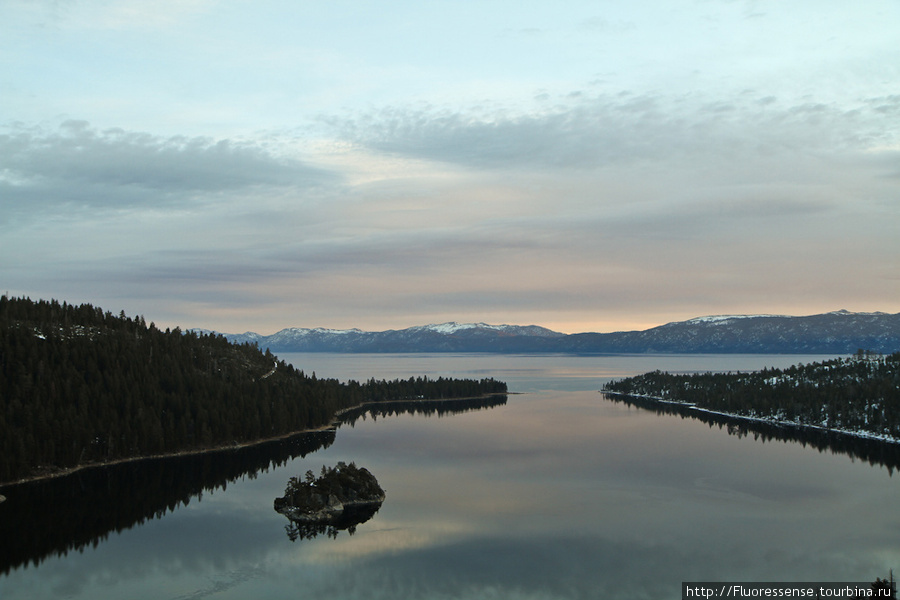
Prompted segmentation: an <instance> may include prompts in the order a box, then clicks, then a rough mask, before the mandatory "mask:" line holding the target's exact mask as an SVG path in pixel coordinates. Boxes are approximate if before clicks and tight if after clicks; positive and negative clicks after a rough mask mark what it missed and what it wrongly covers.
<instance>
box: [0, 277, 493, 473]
mask: <svg viewBox="0 0 900 600" xmlns="http://www.w3.org/2000/svg"><path fill="white" fill-rule="evenodd" d="M505 392H506V384H505V383H503V382H500V381H495V380H493V379H482V380H457V379H446V378H438V379H428V378H427V377H415V378H409V379H406V380H402V379H397V380H394V381H384V380H380V381H376V380H374V379H371V380H369V381H367V382H365V383H360V382H356V381H348V382H346V383H342V382H339V381H338V380H336V379H319V378H317V377H316V375H315V373H313V374H311V375H308V374H306V373H304V372H303V371H302V370H297V369H295V368H294V367H293V366H292V365H289V364H287V363H285V362H284V361H281V360H278V358H277V357H275V356H274V355H273V354H272V353H271V352H269V351H268V350H266V351H265V352H263V351H261V350H260V349H259V348H258V347H256V346H255V345H253V344H249V343H245V344H241V345H236V344H231V343H229V342H228V341H227V340H226V339H225V338H224V336H221V335H218V334H198V333H196V332H193V331H187V332H185V331H181V330H180V329H179V328H177V327H176V328H175V329H174V330H170V329H168V328H167V329H165V330H161V329H159V328H157V327H156V326H155V324H153V323H152V322H151V323H150V324H147V323H146V321H145V320H144V318H143V317H140V316H139V317H135V318H131V317H128V316H126V315H125V314H124V312H122V313H120V314H119V315H114V314H112V313H110V312H108V311H103V310H102V309H100V308H97V307H94V306H91V305H89V304H82V305H78V306H76V305H72V304H68V303H66V302H62V303H60V302H58V301H56V300H50V301H46V300H39V301H33V300H30V299H28V298H10V297H7V296H5V295H4V296H2V297H0V482H8V481H12V480H16V479H19V478H24V477H27V476H31V475H35V474H41V473H43V472H48V471H53V470H59V469H66V468H71V467H75V466H78V465H82V464H88V463H94V462H108V461H113V460H118V459H124V458H133V457H138V456H148V455H156V454H170V453H176V452H182V451H191V450H198V449H204V448H210V447H217V446H222V445H230V444H241V443H246V442H251V441H256V440H260V439H265V438H270V437H277V436H281V435H286V434H289V433H291V432H295V431H300V430H303V429H312V428H316V427H321V426H325V425H328V424H330V423H331V422H332V420H333V418H334V416H335V414H336V413H338V412H339V411H341V410H343V409H346V408H348V407H352V406H356V405H358V404H360V403H363V402H373V401H374V402H377V401H384V400H408V399H418V398H461V397H476V396H482V395H485V394H493V393H505Z"/></svg>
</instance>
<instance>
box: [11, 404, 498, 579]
mask: <svg viewBox="0 0 900 600" xmlns="http://www.w3.org/2000/svg"><path fill="white" fill-rule="evenodd" d="M505 402H506V397H505V396H498V397H496V398H494V399H490V400H446V401H436V402H385V403H384V405H385V406H384V407H381V406H379V407H377V408H374V409H370V408H362V409H358V414H357V410H355V411H353V413H354V414H353V415H351V414H350V413H349V412H348V413H345V414H343V415H342V417H341V423H342V424H349V425H352V424H353V422H354V421H355V419H356V418H366V415H371V416H373V417H374V416H376V415H377V416H380V417H384V416H389V415H394V414H400V413H403V412H412V413H413V414H424V415H429V414H436V415H437V416H443V415H446V414H452V413H456V412H464V411H467V410H478V409H482V408H488V407H491V406H497V405H500V404H505ZM402 405H407V406H408V408H407V409H403V408H401V406H402ZM426 405H427V406H426ZM354 415H355V416H354ZM334 439H335V431H334V430H326V431H321V432H313V433H302V434H298V435H296V436H292V437H289V438H285V439H282V440H276V441H272V442H265V443H261V444H255V445H251V446H247V447H243V448H240V449H237V448H236V449H233V450H221V451H214V452H205V453H202V454H189V455H185V456H178V457H167V458H153V459H141V460H135V461H131V462H127V463H121V464H117V465H110V466H105V467H92V468H85V469H82V470H80V471H76V472H74V473H72V474H70V475H67V476H64V477H57V478H54V479H46V480H40V481H33V482H29V483H22V484H18V485H10V486H4V487H2V488H0V493H2V494H3V495H4V496H6V498H7V499H6V501H5V502H2V503H0V539H2V540H3V543H2V544H0V574H2V573H7V572H9V571H10V570H11V569H14V568H17V567H20V566H23V565H27V564H33V565H38V564H40V563H41V562H42V561H43V560H44V559H46V558H47V557H49V556H54V555H65V554H67V553H68V552H69V551H73V550H78V549H81V548H84V547H87V546H89V545H94V546H96V545H97V544H98V543H100V542H101V541H103V540H105V539H106V538H107V537H108V536H109V534H110V533H111V532H121V531H125V530H127V529H130V528H132V527H134V526H135V525H140V524H141V523H143V522H144V521H147V520H149V519H153V518H161V517H163V516H164V515H165V514H166V513H167V512H169V511H172V510H175V509H176V508H178V507H179V506H182V505H185V506H186V505H187V504H189V503H190V502H191V500H193V499H197V500H201V499H202V498H203V493H204V492H213V491H215V490H218V489H222V490H224V489H226V488H227V486H228V483H231V482H234V481H237V480H239V479H242V478H244V477H247V478H250V479H255V478H256V475H257V474H258V473H259V472H266V471H268V470H269V469H270V468H276V467H280V466H283V465H284V464H286V463H287V462H288V461H290V460H292V459H294V458H297V457H304V456H306V455H307V454H310V453H312V452H315V451H317V450H319V449H321V448H327V447H328V446H330V445H331V444H332V443H334ZM260 510H264V509H263V508H261V509H260ZM373 514H374V513H373ZM360 522H361V521H360ZM339 529H340V528H339ZM347 530H348V531H349V526H348V527H347ZM325 533H327V531H326V532H325ZM316 535H320V534H319V533H317V534H316ZM298 537H300V534H299V532H298Z"/></svg>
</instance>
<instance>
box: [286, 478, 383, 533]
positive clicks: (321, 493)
mask: <svg viewBox="0 0 900 600" xmlns="http://www.w3.org/2000/svg"><path fill="white" fill-rule="evenodd" d="M384 499H385V492H384V490H383V489H382V487H381V486H380V485H379V484H378V480H377V479H375V476H374V475H372V473H371V472H370V471H369V470H368V469H365V468H360V467H357V466H356V463H353V462H351V463H350V464H349V465H348V464H346V463H344V462H343V461H341V462H338V463H337V465H336V466H334V467H330V468H328V467H325V466H324V465H323V466H322V472H321V473H320V474H319V476H318V477H316V476H315V475H314V474H313V472H312V471H307V472H306V476H305V477H304V478H303V479H300V478H298V477H291V478H290V480H288V483H287V486H286V487H285V490H284V496H283V497H281V498H276V499H275V502H274V507H275V511H276V512H278V513H280V514H282V515H284V516H286V517H287V518H288V519H289V520H290V521H291V524H290V525H288V526H287V527H286V530H287V534H288V537H289V538H290V539H291V541H294V540H296V539H297V538H301V539H308V538H313V537H315V536H316V535H319V534H322V533H324V534H326V535H328V536H329V537H336V536H337V534H338V532H339V531H340V530H347V531H348V532H349V533H350V535H353V533H354V531H355V530H356V526H357V525H359V524H360V523H364V522H365V521H368V520H369V519H371V518H372V516H374V514H375V513H376V512H378V509H379V508H381V504H382V503H383V502H384Z"/></svg>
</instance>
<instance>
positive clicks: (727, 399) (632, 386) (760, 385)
mask: <svg viewBox="0 0 900 600" xmlns="http://www.w3.org/2000/svg"><path fill="white" fill-rule="evenodd" d="M604 391H606V392H611V393H618V394H625V395H630V396H640V397H646V398H654V399H659V400H665V401H667V402H677V403H681V404H686V405H693V406H697V407H699V408H701V409H706V410H711V411H716V412H722V413H727V414H732V415H740V416H743V417H750V418H756V419H762V420H768V421H778V422H786V423H796V424H801V425H811V426H816V427H823V428H827V429H836V430H842V431H848V432H854V433H859V434H865V435H869V436H872V437H883V438H890V439H893V440H896V441H900V352H897V353H894V354H891V355H890V356H881V355H875V354H871V353H863V352H859V353H857V354H856V355H854V356H852V357H849V358H837V359H834V360H830V361H825V362H821V363H812V364H808V365H796V366H793V367H790V368H788V369H783V370H782V369H763V370H762V371H756V372H752V373H702V374H693V375H673V374H670V373H662V372H660V371H654V372H652V373H645V374H644V375H639V376H637V377H629V378H627V379H622V380H618V381H613V382H610V383H608V384H607V385H606V386H604Z"/></svg>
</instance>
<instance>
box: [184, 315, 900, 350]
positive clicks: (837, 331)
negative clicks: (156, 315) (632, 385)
mask: <svg viewBox="0 0 900 600" xmlns="http://www.w3.org/2000/svg"><path fill="white" fill-rule="evenodd" d="M196 331H198V332H201V331H202V332H206V330H196ZM223 335H225V337H226V338H228V340H229V341H232V342H237V343H244V342H251V343H254V344H258V345H259V347H260V348H263V349H265V348H268V349H270V350H272V351H273V352H341V353H363V352H373V353H378V352H397V353H409V352H493V353H509V354H516V353H565V354H645V353H676V354H678V353H684V354H695V353H696V354H703V353H754V354H852V353H854V352H856V351H857V350H860V349H862V350H870V351H873V352H881V353H891V352H896V351H898V350H900V313H897V314H889V313H883V312H871V313H860V312H849V311H846V310H839V311H835V312H830V313H825V314H819V315H809V316H800V317H796V316H787V315H720V316H710V317H698V318H695V319H690V320H688V321H677V322H673V323H667V324H665V325H660V326H659V327H653V328H651V329H646V330H643V331H621V332H615V333H573V334H565V333H560V332H558V331H552V330H550V329H547V328H544V327H539V326H537V325H527V326H521V325H488V324H485V323H455V322H454V323H443V324H439V325H422V326H417V327H409V328H407V329H400V330H388V331H362V330H359V329H323V328H314V329H306V328H295V327H294V328H288V329H282V330H281V331H279V332H277V333H275V334H272V335H260V334H258V333H253V332H247V333H241V334H223Z"/></svg>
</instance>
